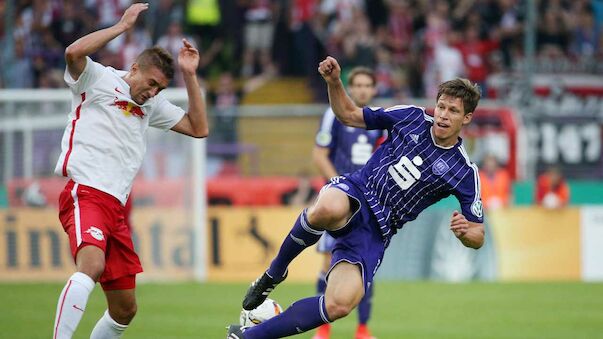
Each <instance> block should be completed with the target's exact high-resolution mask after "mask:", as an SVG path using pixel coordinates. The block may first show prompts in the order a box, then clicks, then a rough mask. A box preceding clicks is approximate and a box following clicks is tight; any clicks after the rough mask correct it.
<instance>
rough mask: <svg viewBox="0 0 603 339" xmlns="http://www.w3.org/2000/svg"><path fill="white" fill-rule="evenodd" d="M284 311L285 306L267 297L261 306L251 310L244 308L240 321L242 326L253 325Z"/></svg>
mask: <svg viewBox="0 0 603 339" xmlns="http://www.w3.org/2000/svg"><path fill="white" fill-rule="evenodd" d="M281 313H283V308H282V307H281V305H279V304H278V303H277V302H276V301H274V300H272V299H270V298H267V299H266V300H265V301H264V302H263V303H262V304H261V305H260V306H258V307H256V308H254V309H253V310H251V311H247V310H242V311H241V317H240V318H239V323H240V324H241V326H246V327H251V326H255V325H258V324H261V323H263V322H264V321H266V320H268V319H270V318H272V317H274V316H277V315H279V314H281Z"/></svg>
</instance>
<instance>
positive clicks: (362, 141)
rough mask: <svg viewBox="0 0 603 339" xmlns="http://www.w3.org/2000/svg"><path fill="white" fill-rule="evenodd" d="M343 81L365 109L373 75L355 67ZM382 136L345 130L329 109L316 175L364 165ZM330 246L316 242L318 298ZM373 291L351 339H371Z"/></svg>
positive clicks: (323, 338) (328, 239)
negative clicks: (319, 257) (319, 261)
mask: <svg viewBox="0 0 603 339" xmlns="http://www.w3.org/2000/svg"><path fill="white" fill-rule="evenodd" d="M347 78H348V81H347V84H348V92H349V94H350V98H351V99H352V100H353V101H354V104H356V105H357V106H360V107H363V106H366V105H368V104H369V103H370V102H371V101H372V100H373V97H374V96H375V94H377V89H376V85H377V84H376V79H375V73H374V72H373V71H372V70H370V69H369V68H366V67H355V68H353V69H352V70H351V71H350V73H349V74H348V77H347ZM385 135H386V134H385V133H384V131H382V130H366V129H364V128H354V127H349V126H345V125H344V124H342V123H341V122H340V121H339V120H337V119H336V117H335V113H333V110H332V109H331V108H330V107H329V108H328V109H327V110H326V112H325V113H324V114H323V116H322V119H321V123H320V129H319V131H318V133H317V134H316V140H315V142H316V145H315V146H314V150H313V152H312V158H313V160H314V163H315V164H316V166H317V167H318V170H319V171H320V174H322V175H323V177H325V178H332V177H336V176H338V175H341V174H348V173H352V172H354V171H356V170H358V169H360V168H361V167H362V166H364V164H366V162H367V161H368V160H369V158H370V157H371V155H372V154H373V152H374V151H375V149H376V147H377V146H378V144H379V143H380V142H382V141H383V138H384V136H385ZM334 246H335V238H333V237H332V236H331V235H329V234H328V233H326V232H325V233H324V234H323V235H322V237H321V238H320V240H319V241H318V244H317V250H318V252H320V253H322V254H323V258H324V260H323V266H322V267H321V271H320V274H319V276H318V280H317V284H316V289H317V292H318V294H324V293H325V289H326V287H327V281H326V280H325V277H326V275H327V272H328V271H329V268H330V267H331V251H332V250H333V248H334ZM373 289H374V286H373V287H371V288H370V289H369V290H368V291H367V293H366V294H365V295H364V297H363V298H362V300H361V301H360V304H358V327H357V328H356V335H355V339H371V338H373V337H372V336H371V334H370V331H369V329H368V326H367V323H368V320H369V318H370V314H371V308H372V294H373ZM330 330H331V327H330V324H324V325H321V326H320V327H319V328H318V330H317V332H316V334H315V335H314V337H313V338H312V339H329V336H330Z"/></svg>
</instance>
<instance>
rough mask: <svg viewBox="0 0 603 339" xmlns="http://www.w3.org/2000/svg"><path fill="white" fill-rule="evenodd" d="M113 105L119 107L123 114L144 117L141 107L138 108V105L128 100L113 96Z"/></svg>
mask: <svg viewBox="0 0 603 339" xmlns="http://www.w3.org/2000/svg"><path fill="white" fill-rule="evenodd" d="M113 106H117V108H119V109H120V110H121V111H122V112H123V113H124V115H125V116H131V115H133V116H137V117H139V118H141V119H142V118H144V112H143V111H142V108H140V106H138V105H136V104H133V103H132V102H130V101H127V100H117V98H115V101H114V102H113Z"/></svg>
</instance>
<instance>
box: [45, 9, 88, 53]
mask: <svg viewBox="0 0 603 339" xmlns="http://www.w3.org/2000/svg"><path fill="white" fill-rule="evenodd" d="M77 11H78V7H76V6H75V5H74V3H73V2H70V1H65V2H64V3H63V10H62V11H61V14H60V16H57V17H56V18H55V19H54V21H53V22H52V23H51V24H50V29H51V30H52V34H53V35H54V38H55V39H56V40H57V41H58V42H59V43H60V44H61V46H69V45H71V43H72V42H74V41H75V40H77V39H78V38H79V37H81V36H82V35H84V34H85V32H84V28H85V26H84V22H83V20H82V17H81V16H79V15H78V12H77Z"/></svg>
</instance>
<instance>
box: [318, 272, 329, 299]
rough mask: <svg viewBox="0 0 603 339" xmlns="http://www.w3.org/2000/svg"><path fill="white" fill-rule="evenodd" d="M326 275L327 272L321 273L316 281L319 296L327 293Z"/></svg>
mask: <svg viewBox="0 0 603 339" xmlns="http://www.w3.org/2000/svg"><path fill="white" fill-rule="evenodd" d="M326 275H327V273H326V272H323V271H320V274H319V275H318V279H316V292H317V293H316V294H318V295H321V294H325V291H326V290H327V280H326V279H325V278H326Z"/></svg>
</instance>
